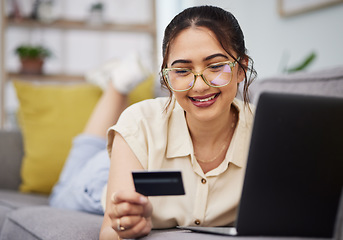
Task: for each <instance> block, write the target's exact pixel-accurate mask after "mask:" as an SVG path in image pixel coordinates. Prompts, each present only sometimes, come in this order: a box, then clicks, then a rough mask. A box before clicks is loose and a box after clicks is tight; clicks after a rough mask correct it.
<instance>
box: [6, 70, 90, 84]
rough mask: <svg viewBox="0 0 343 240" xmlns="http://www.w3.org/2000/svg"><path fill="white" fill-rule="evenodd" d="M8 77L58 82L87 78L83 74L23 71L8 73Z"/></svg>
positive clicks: (82, 80) (78, 80)
mask: <svg viewBox="0 0 343 240" xmlns="http://www.w3.org/2000/svg"><path fill="white" fill-rule="evenodd" d="M8 78H9V79H11V80H29V81H33V80H39V81H57V82H84V81H85V78H84V77H83V76H82V75H69V74H42V75H29V74H21V73H14V72H10V73H8Z"/></svg>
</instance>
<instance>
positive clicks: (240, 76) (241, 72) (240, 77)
mask: <svg viewBox="0 0 343 240" xmlns="http://www.w3.org/2000/svg"><path fill="white" fill-rule="evenodd" d="M240 63H241V65H239V64H238V72H237V83H240V82H242V81H243V80H244V78H245V75H246V71H247V70H248V64H249V58H248V57H244V58H243V59H242V60H240ZM243 69H244V70H243Z"/></svg>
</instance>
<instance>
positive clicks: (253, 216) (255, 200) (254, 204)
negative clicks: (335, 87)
mask: <svg viewBox="0 0 343 240" xmlns="http://www.w3.org/2000/svg"><path fill="white" fill-rule="evenodd" d="M342 186H343V98H327V97H316V96H303V95H290V94H279V93H278V94H275V93H263V94H261V96H260V98H259V101H258V104H257V108H256V115H255V121H254V126H253V132H252V136H251V144H250V151H249V157H248V163H247V169H246V175H245V181H244V186H243V191H242V198H241V202H240V207H239V214H238V218H237V222H236V226H237V232H238V234H239V235H255V236H256V235H265V236H272V235H273V236H309V237H310V236H315V237H332V234H333V231H334V225H335V220H336V214H337V208H338V203H339V197H340V194H341V189H342Z"/></svg>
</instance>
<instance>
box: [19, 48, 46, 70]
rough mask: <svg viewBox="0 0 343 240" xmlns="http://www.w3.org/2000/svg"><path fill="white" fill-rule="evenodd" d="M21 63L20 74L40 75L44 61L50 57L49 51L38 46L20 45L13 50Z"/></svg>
mask: <svg viewBox="0 0 343 240" xmlns="http://www.w3.org/2000/svg"><path fill="white" fill-rule="evenodd" d="M15 53H16V54H17V55H18V56H19V58H20V62H21V70H20V72H21V73H22V74H42V73H43V64H44V60H45V59H46V58H48V57H50V56H51V52H50V50H49V49H47V48H45V47H43V46H40V45H36V46H34V45H25V44H23V45H20V46H18V47H17V48H16V49H15Z"/></svg>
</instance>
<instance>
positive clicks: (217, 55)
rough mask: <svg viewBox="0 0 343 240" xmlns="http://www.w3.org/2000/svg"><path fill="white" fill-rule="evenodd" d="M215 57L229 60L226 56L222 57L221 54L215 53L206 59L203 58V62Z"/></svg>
mask: <svg viewBox="0 0 343 240" xmlns="http://www.w3.org/2000/svg"><path fill="white" fill-rule="evenodd" d="M216 57H223V58H226V59H229V58H228V57H227V56H226V55H224V54H222V53H215V54H212V55H210V56H208V57H205V58H204V61H208V60H211V59H213V58H216Z"/></svg>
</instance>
